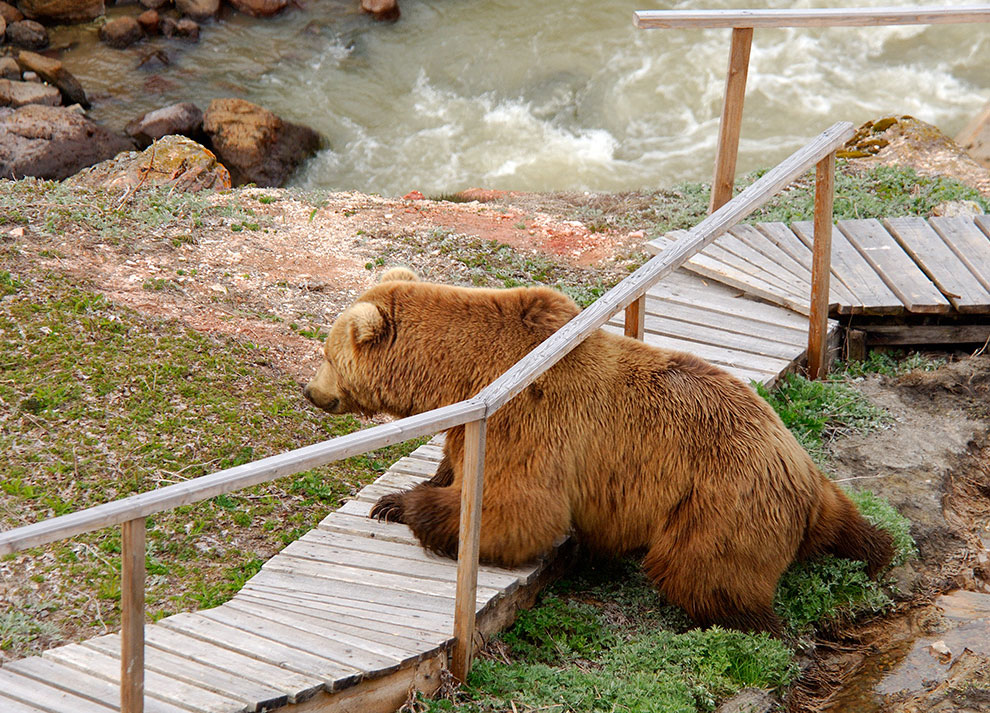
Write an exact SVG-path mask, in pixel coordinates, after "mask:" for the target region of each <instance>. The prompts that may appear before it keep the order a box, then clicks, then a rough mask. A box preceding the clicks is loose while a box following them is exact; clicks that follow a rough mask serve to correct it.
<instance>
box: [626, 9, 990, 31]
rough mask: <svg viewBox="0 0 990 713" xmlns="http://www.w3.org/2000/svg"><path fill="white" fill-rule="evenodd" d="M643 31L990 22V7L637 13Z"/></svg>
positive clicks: (661, 11)
mask: <svg viewBox="0 0 990 713" xmlns="http://www.w3.org/2000/svg"><path fill="white" fill-rule="evenodd" d="M633 22H634V24H635V25H636V27H639V28H642V29H675V28H677V29H686V28H719V27H721V28H729V27H731V28H737V27H868V26H884V25H939V24H968V23H973V22H990V7H988V6H987V5H959V6H957V7H942V6H937V5H930V6H919V7H871V8H808V9H800V10H799V9H794V10H637V11H635V12H634V13H633Z"/></svg>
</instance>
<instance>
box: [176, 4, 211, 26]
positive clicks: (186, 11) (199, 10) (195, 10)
mask: <svg viewBox="0 0 990 713" xmlns="http://www.w3.org/2000/svg"><path fill="white" fill-rule="evenodd" d="M175 9H176V10H178V11H179V12H181V13H182V14H183V15H188V16H189V17H191V18H192V19H194V20H196V21H197V22H203V21H205V20H209V19H210V18H211V17H215V16H216V14H217V12H219V11H220V0H175Z"/></svg>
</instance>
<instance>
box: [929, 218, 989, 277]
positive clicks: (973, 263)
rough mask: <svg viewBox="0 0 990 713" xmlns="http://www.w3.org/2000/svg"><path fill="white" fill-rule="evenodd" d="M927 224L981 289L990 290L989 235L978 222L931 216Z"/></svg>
mask: <svg viewBox="0 0 990 713" xmlns="http://www.w3.org/2000/svg"><path fill="white" fill-rule="evenodd" d="M929 224H930V225H931V226H932V228H934V229H935V232H936V233H938V234H939V235H940V236H941V237H942V240H943V241H945V244H946V245H948V246H949V249H950V250H952V252H953V253H955V255H956V257H957V258H959V261H960V262H962V263H963V264H964V265H965V266H966V269H967V270H969V272H970V274H972V275H973V277H974V278H976V281H977V282H979V283H980V285H981V286H982V287H983V289H985V290H990V236H988V235H987V233H985V232H984V231H983V230H982V229H981V228H980V227H979V224H978V223H977V222H975V221H974V220H973V219H972V218H962V217H960V218H932V219H931V220H930V221H929ZM984 224H985V223H984Z"/></svg>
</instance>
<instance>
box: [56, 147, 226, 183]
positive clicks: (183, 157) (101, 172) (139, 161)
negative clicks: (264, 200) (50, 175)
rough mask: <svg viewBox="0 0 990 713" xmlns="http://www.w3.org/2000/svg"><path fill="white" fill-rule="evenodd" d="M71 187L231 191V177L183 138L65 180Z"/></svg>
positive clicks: (130, 153) (205, 151) (122, 156)
mask: <svg viewBox="0 0 990 713" xmlns="http://www.w3.org/2000/svg"><path fill="white" fill-rule="evenodd" d="M66 184H68V185H72V186H85V187H88V188H94V189H98V190H114V189H121V190H130V189H136V188H138V187H145V186H148V187H150V186H172V187H174V188H176V189H177V190H182V191H200V190H203V189H205V188H213V189H216V190H223V189H227V188H230V173H229V172H228V171H227V169H226V168H224V166H223V165H222V164H220V163H219V162H218V161H217V157H216V156H214V155H213V153H211V152H210V151H209V150H208V149H206V148H205V147H204V146H201V145H200V144H198V143H196V142H195V141H193V140H192V139H189V138H186V137H185V136H166V137H165V138H163V139H160V140H158V141H157V142H155V144H154V146H151V147H149V148H147V149H145V150H144V151H142V152H140V153H138V152H136V151H125V152H124V153H121V154H118V155H117V156H115V157H114V158H112V159H110V160H108V161H104V162H102V163H98V164H96V165H95V166H93V167H91V168H87V169H85V170H83V171H80V172H79V173H77V174H76V175H75V176H72V177H71V178H69V179H67V180H66Z"/></svg>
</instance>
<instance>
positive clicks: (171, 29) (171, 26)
mask: <svg viewBox="0 0 990 713" xmlns="http://www.w3.org/2000/svg"><path fill="white" fill-rule="evenodd" d="M158 27H159V29H160V30H161V31H162V34H163V35H165V36H166V37H175V35H176V34H177V33H178V32H179V22H178V20H176V19H175V18H174V17H167V16H166V17H163V18H162V21H161V23H160V24H159V25H158Z"/></svg>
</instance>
